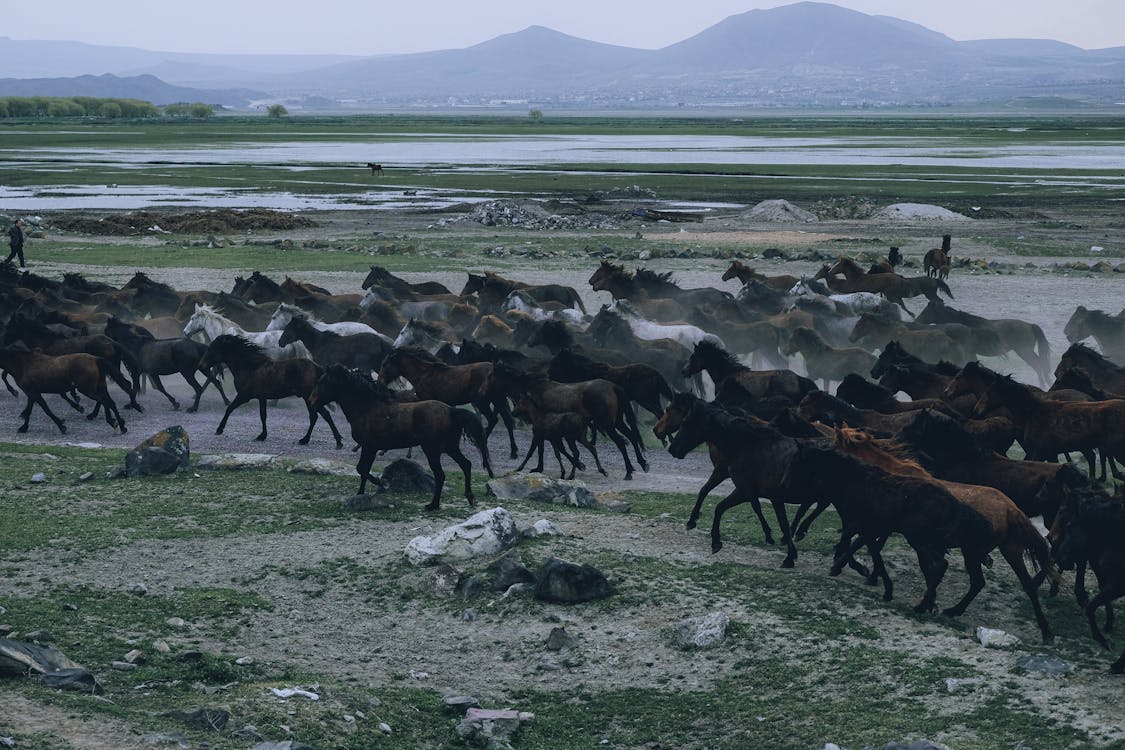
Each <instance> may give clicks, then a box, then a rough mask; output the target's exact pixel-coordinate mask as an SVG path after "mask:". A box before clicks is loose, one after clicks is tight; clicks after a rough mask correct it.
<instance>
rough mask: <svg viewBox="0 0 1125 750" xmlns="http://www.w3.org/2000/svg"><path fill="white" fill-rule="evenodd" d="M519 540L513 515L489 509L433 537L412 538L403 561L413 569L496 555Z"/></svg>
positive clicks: (496, 509)
mask: <svg viewBox="0 0 1125 750" xmlns="http://www.w3.org/2000/svg"><path fill="white" fill-rule="evenodd" d="M518 540H519V533H518V531H517V529H516V522H515V520H514V519H513V518H512V514H511V513H509V512H508V511H506V510H505V509H504V508H491V509H489V510H482V511H481V512H480V513H477V514H476V515H474V516H471V517H470V518H468V519H466V520H465V521H463V522H462V523H459V524H456V525H454V526H449V527H447V528H445V529H443V530H442V531H440V532H438V533H437V534H435V535H433V536H417V537H414V538H413V539H411V540H410V542H409V543H408V544H407V545H406V559H407V560H408V561H409V562H411V563H412V564H414V565H422V564H427V563H429V564H433V563H440V562H453V561H458V560H469V559H472V558H474V557H482V556H487V555H496V554H499V553H500V552H503V551H504V550H506V549H508V548H509V547H511V546H513V545H514V544H515V543H516V542H517V541H518Z"/></svg>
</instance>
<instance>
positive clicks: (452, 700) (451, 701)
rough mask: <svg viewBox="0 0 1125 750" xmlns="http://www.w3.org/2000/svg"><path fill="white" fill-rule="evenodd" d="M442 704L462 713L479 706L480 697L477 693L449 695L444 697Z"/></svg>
mask: <svg viewBox="0 0 1125 750" xmlns="http://www.w3.org/2000/svg"><path fill="white" fill-rule="evenodd" d="M442 704H443V705H444V706H445V707H446V709H448V710H450V711H454V712H456V713H461V712H462V711H464V710H466V709H469V708H479V707H480V698H477V697H476V696H475V695H447V696H446V697H445V698H443V699H442Z"/></svg>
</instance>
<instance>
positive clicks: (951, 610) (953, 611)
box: [941, 607, 961, 617]
mask: <svg viewBox="0 0 1125 750" xmlns="http://www.w3.org/2000/svg"><path fill="white" fill-rule="evenodd" d="M941 614H942V616H943V617H957V616H959V615H960V614H961V613H960V612H958V611H957V608H956V607H946V608H945V609H943V610H942V611H941Z"/></svg>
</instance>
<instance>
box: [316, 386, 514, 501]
mask: <svg viewBox="0 0 1125 750" xmlns="http://www.w3.org/2000/svg"><path fill="white" fill-rule="evenodd" d="M309 401H310V403H311V404H313V405H314V406H315V407H316V408H318V409H320V408H324V407H325V406H326V405H328V404H330V403H333V402H335V403H338V404H340V408H341V409H342V410H343V412H344V416H345V417H347V420H348V423H349V424H350V425H351V428H352V438H353V439H354V440H355V441H356V443H357V444H359V451H360V452H359V463H358V464H357V465H356V472H358V473H359V493H358V494H360V495H362V494H363V491H364V489H366V487H367V481H368V480H369V479H370V480H371V481H373V482H376V483H378V482H379V480H378V479H377V478H376V477H374V476H373V475H372V474H371V467H372V465H373V464H374V463H375V456H376V455H377V454H378V452H379V451H384V450H391V449H394V448H410V447H412V446H415V445H417V446H420V447H421V448H422V452H423V453H424V454H426V461H427V462H428V463H429V466H430V471H431V472H432V473H433V475H434V494H433V497H432V498H431V500H430V503H429V504H428V505H427V506H426V510H437V509H438V508H440V507H441V490H442V487H444V486H445V470H444V469H442V467H441V456H442V454H445V455H447V456H449V457H450V458H452V459H453V460H454V461H456V462H457V465H458V466H459V467H461V472H462V473H463V474H464V475H465V499H466V500H468V502H469V505H475V504H476V499H475V498H474V497H473V485H472V465H471V464H470V463H469V459H468V458H466V457H465V454H464V453H462V452H461V445H460V444H461V438H462V437H468V438H469V440H470V441H471V442H472V443H473V444H474V445H475V446H476V447H477V449H478V450H480V454H481V462H482V463H483V465H484V468H485V470H486V471H487V472H488V476H490V477H491V476H493V473H492V462H491V460H490V459H489V455H488V441H487V440H486V439H485V437H484V429H483V428H482V427H481V423H480V418H479V417H478V416H477V415H476V414H474V413H473V412H471V411H469V410H468V409H458V408H455V407H452V406H450V405H449V404H445V403H442V402H441V401H432V400H430V401H412V402H406V403H399V402H397V401H396V400H395V398H394V394H393V392H392V391H391V390H390V389H389V388H387V387H386V386H384V385H383V384H382V383H377V382H375V381H373V380H371V378H369V377H366V376H364V375H361V374H360V373H358V372H355V371H354V370H349V369H347V368H346V367H344V366H343V365H333V366H331V367H329V368H328V369H326V370H325V371H324V374H322V375H321V376H320V378H319V379H318V380H317V382H316V388H315V389H314V390H313V392H312V394H311V396H310V397H309Z"/></svg>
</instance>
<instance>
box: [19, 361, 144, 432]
mask: <svg viewBox="0 0 1125 750" xmlns="http://www.w3.org/2000/svg"><path fill="white" fill-rule="evenodd" d="M0 369H2V370H4V371H6V372H8V373H10V374H11V375H12V378H13V379H14V380H15V381H16V385H18V386H19V387H20V390H22V391H23V392H24V394H25V395H26V396H27V406H26V407H24V410H23V411H22V412H20V417H21V418H22V419H23V424H22V425H20V426H19V428H18V429H17V432H27V428H28V423H29V422H30V421H31V410H32V408H33V407H34V406H35V405H36V404H38V405H39V408H41V409H42V410H43V412H44V413H45V414H46V415H47V416H48V417H50V418H51V421H52V422H54V423H55V426H56V427H58V428H59V432H61V433H63V434H66V425H65V424H63V421H62V420H61V419H59V418H58V417H57V416H55V414H54V412H52V411H51V410H50V408H49V407H48V406H47V402H46V401H44V400H43V394H44V393H59V394H65V393H68V392H69V391H71V390H72V389H77V390H78V391H79V392H80V393H82V394H83V395H85V396H88V397H89V398H92V399H93V400H94V401H95V402H96V403H97V404H98V406H100V407H105V421H106V423H108V424H109V426H110V427H113V428H118V429H120V430H121V433H122V434H125V432H126V429H125V420H124V419H122V417H121V412H119V411H118V410H117V405H116V404H115V403H113V399H112V398H110V395H109V390H108V389H107V388H106V378H107V377H108V378H110V379H111V380H113V381H114V382H115V383H117V385H118V386H119V387H121V388H122V390H125V391H126V392H129V389H130V386H129V383H127V382H125V380H124V379H123V378H122V377H121V374H120V373H119V372H118V371H117V368H116V367H114V365H113V364H112V363H111V362H110V361H109V360H107V359H104V358H102V357H95V356H94V355H92V354H84V353H75V354H61V355H50V354H44V353H42V352H39V351H34V352H33V351H30V350H28V349H27V347H26V346H24V345H23V344H14V345H10V346H5V347H2V348H0ZM96 416H97V412H90V414H89V415H88V416H87V419H93V418H94V417H96Z"/></svg>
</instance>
